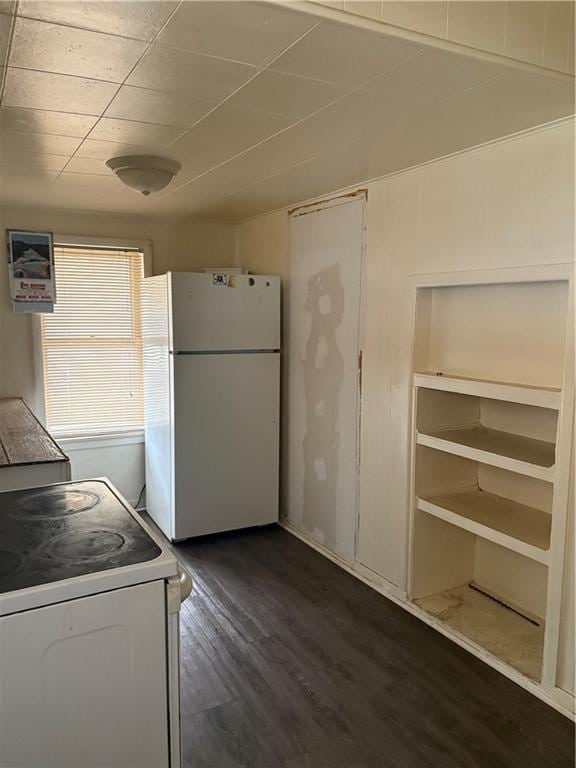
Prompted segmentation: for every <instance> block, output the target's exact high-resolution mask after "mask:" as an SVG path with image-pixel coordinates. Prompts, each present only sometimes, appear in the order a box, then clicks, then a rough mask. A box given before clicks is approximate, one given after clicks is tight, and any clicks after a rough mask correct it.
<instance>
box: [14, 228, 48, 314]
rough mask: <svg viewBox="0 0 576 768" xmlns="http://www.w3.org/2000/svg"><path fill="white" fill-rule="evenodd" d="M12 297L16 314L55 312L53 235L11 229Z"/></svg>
mask: <svg viewBox="0 0 576 768" xmlns="http://www.w3.org/2000/svg"><path fill="white" fill-rule="evenodd" d="M7 236H8V269H9V273H10V294H11V297H12V305H13V308H14V311H15V312H53V311H54V304H55V302H56V280H55V276H54V248H53V240H52V233H50V232H23V231H21V230H17V229H8V230H7Z"/></svg>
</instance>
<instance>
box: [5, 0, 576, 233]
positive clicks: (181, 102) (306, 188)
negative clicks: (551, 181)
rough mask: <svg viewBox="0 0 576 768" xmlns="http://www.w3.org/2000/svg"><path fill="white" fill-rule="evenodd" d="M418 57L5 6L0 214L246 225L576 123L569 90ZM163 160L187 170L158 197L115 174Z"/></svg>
mask: <svg viewBox="0 0 576 768" xmlns="http://www.w3.org/2000/svg"><path fill="white" fill-rule="evenodd" d="M312 7H313V6H312ZM14 10H16V15H15V16H14V15H13V13H14ZM319 12H320V11H319ZM422 41H423V42H420V41H414V39H413V40H407V39H403V38H402V37H400V36H398V34H397V33H395V32H394V31H393V30H392V31H391V30H390V28H386V27H383V29H382V30H381V31H377V30H372V29H361V28H358V27H355V26H352V25H348V24H345V23H337V22H336V21H334V20H333V19H331V20H330V19H321V18H319V17H316V16H314V15H311V14H309V13H303V12H300V11H298V10H296V9H294V8H290V5H289V4H286V5H284V6H280V5H278V4H269V3H266V2H241V1H239V0H236V2H190V1H188V0H187V1H185V2H181V3H178V2H143V1H140V2H80V1H76V2H73V3H71V2H56V1H52V2H32V1H28V0H20V2H19V3H18V4H17V5H16V6H15V5H14V4H13V3H10V2H0V61H2V62H6V64H7V67H6V69H5V76H4V83H3V92H2V98H1V107H0V199H2V200H3V201H4V202H7V203H14V204H20V203H22V204H31V205H49V206H57V207H61V208H62V207H64V208H84V209H86V208H88V209H93V210H109V211H125V212H139V213H150V214H158V215H168V214H177V215H184V214H190V215H193V216H195V217H197V218H202V217H205V218H209V219H212V220H214V219H222V220H237V219H239V218H243V217H246V216H251V215H255V214H257V213H261V212H263V211H266V210H272V209H274V208H278V207H280V206H283V205H289V204H291V203H293V202H297V201H300V200H303V199H306V198H309V197H312V196H316V195H320V194H323V193H325V192H329V191H331V190H334V189H338V188H342V187H345V186H348V185H352V184H354V183H356V182H359V181H363V180H367V179H369V178H375V177H377V176H382V175H384V174H386V173H390V172H393V171H396V170H400V169H402V168H406V167H409V166H412V165H415V164H418V163H421V162H425V161H427V160H430V159H433V158H436V157H440V156H443V155H446V154H449V153H452V152H455V151H458V150H461V149H464V148H466V147H471V146H474V145H477V144H480V143H483V142H485V141H489V140H491V139H494V138H498V137H501V136H505V135H508V134H511V133H514V132H517V131H519V130H523V129H526V128H529V127H532V126H536V125H540V124H542V123H545V122H549V121H551V120H556V119H558V118H562V117H564V116H566V115H569V114H572V113H573V111H574V86H573V78H571V77H569V76H568V75H559V74H554V73H551V72H548V71H546V70H541V71H538V70H537V69H536V68H533V70H532V71H529V69H528V68H527V69H521V68H518V67H517V65H515V64H514V63H513V62H511V61H508V60H506V59H505V58H503V57H502V58H501V60H498V59H496V58H495V57H494V58H493V59H492V60H491V61H488V60H486V59H485V58H482V57H480V56H475V55H474V52H473V51H472V50H470V52H469V53H468V52H467V51H466V50H465V49H462V51H455V50H452V51H450V52H448V51H444V50H440V49H439V48H437V47H432V46H431V45H428V44H426V38H422ZM149 153H153V154H158V155H163V156H166V157H170V158H173V159H176V160H179V161H180V162H181V163H182V166H183V168H182V171H181V172H180V173H179V174H178V176H177V177H176V179H175V180H174V181H173V182H172V183H171V184H170V186H169V187H167V188H166V190H165V191H164V192H162V193H160V194H159V195H157V196H153V197H150V198H144V197H142V196H139V195H138V194H137V193H135V192H133V191H132V190H129V189H127V188H125V187H122V186H121V185H120V184H119V182H118V181H117V180H116V178H115V177H114V176H113V175H112V174H111V173H110V172H109V171H108V169H107V168H106V166H105V164H104V162H105V160H107V159H109V158H110V157H114V156H116V155H119V154H149Z"/></svg>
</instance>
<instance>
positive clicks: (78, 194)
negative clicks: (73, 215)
mask: <svg viewBox="0 0 576 768" xmlns="http://www.w3.org/2000/svg"><path fill="white" fill-rule="evenodd" d="M118 185H119V182H118V180H117V179H116V177H115V176H97V175H90V174H85V173H61V174H60V176H58V178H57V179H56V181H55V182H54V184H53V185H52V188H51V190H50V196H51V197H53V198H54V200H55V201H56V202H63V201H65V200H67V199H68V200H70V201H74V203H75V204H76V205H78V204H83V203H89V202H92V201H94V200H99V199H100V198H101V197H102V195H105V194H106V192H109V191H110V190H111V189H114V187H116V186H118ZM58 199H59V200H58Z"/></svg>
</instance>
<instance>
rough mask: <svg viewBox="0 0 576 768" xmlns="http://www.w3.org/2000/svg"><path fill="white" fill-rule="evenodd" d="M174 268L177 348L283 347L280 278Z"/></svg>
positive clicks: (199, 349) (175, 349)
mask: <svg viewBox="0 0 576 768" xmlns="http://www.w3.org/2000/svg"><path fill="white" fill-rule="evenodd" d="M219 277H223V278H226V276H225V275H212V274H200V273H195V272H172V273H171V292H172V341H173V349H174V351H175V352H193V351H211V352H218V351H223V350H236V351H238V350H247V349H279V347H280V278H278V277H266V276H262V275H232V276H230V278H226V280H223V281H219V280H218V279H217V278H219Z"/></svg>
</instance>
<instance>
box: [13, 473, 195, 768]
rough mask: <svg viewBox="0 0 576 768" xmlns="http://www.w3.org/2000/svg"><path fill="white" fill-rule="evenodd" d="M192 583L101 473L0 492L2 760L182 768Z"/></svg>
mask: <svg viewBox="0 0 576 768" xmlns="http://www.w3.org/2000/svg"><path fill="white" fill-rule="evenodd" d="M189 590H190V580H189V576H188V574H186V573H185V572H184V571H182V569H180V568H179V566H178V562H177V560H176V558H175V556H174V555H173V554H172V552H171V551H170V550H169V549H168V548H167V547H166V546H165V545H164V544H163V543H162V541H160V539H158V538H157V537H156V536H155V534H154V533H153V532H152V530H151V529H150V528H149V527H148V526H147V525H145V523H143V521H142V520H141V519H140V517H139V516H138V515H137V514H136V513H135V512H134V510H132V508H131V507H130V505H129V504H128V503H127V502H126V501H125V500H124V499H123V498H122V497H121V496H120V494H119V493H118V492H117V491H116V490H115V489H114V488H113V487H112V486H111V484H110V483H109V482H108V481H106V480H100V479H99V480H87V481H82V482H76V483H59V484H56V485H50V486H45V487H42V488H31V489H25V490H17V491H8V492H4V493H0V702H2V704H1V706H0V710H1V717H0V768H8V766H9V768H19V767H22V768H24V766H25V767H26V768H36V767H38V768H40V766H42V768H49V766H52V767H53V768H104V766H106V768H115V767H116V766H122V768H164V767H166V768H178V766H179V765H180V728H179V690H178V686H179V674H178V669H179V647H178V617H179V609H180V603H181V601H182V600H183V599H185V598H186V596H187V594H188V593H189Z"/></svg>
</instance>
